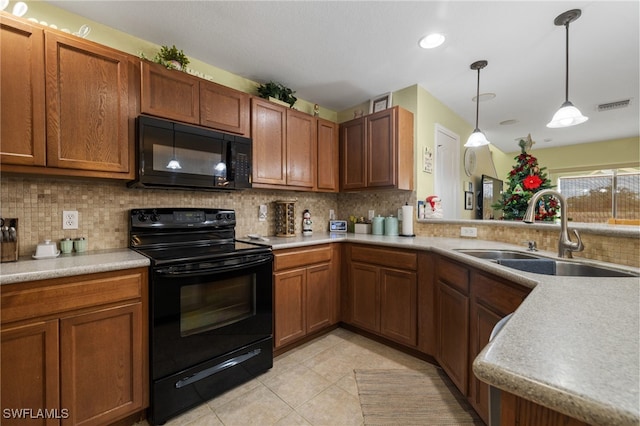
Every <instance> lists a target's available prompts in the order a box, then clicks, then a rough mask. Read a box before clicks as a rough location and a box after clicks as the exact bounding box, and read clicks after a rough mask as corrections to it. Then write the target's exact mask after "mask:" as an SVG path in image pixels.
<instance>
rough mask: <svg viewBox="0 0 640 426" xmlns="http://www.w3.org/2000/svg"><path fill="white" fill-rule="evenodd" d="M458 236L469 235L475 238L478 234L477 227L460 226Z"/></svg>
mask: <svg viewBox="0 0 640 426" xmlns="http://www.w3.org/2000/svg"><path fill="white" fill-rule="evenodd" d="M460 236H461V237H471V238H476V237H477V236H478V228H471V227H467V226H461V227H460Z"/></svg>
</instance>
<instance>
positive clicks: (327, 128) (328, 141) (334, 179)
mask: <svg viewBox="0 0 640 426" xmlns="http://www.w3.org/2000/svg"><path fill="white" fill-rule="evenodd" d="M338 158H339V153H338V125H337V124H336V123H334V122H332V121H328V120H323V119H321V118H318V119H317V150H316V160H317V162H316V190H317V191H321V192H338V187H339V184H338V179H339V173H338V170H339V163H338V161H339V160H338Z"/></svg>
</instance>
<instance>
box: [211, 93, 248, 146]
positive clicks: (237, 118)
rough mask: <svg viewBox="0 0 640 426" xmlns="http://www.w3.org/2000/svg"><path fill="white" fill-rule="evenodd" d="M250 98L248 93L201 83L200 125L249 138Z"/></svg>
mask: <svg viewBox="0 0 640 426" xmlns="http://www.w3.org/2000/svg"><path fill="white" fill-rule="evenodd" d="M249 98H250V96H249V95H248V94H247V93H244V92H240V91H238V90H234V89H231V88H229V87H225V86H222V85H220V84H216V83H212V82H208V81H200V124H201V125H203V126H207V127H212V128H214V129H219V130H222V131H225V132H231V133H237V134H239V135H242V136H247V137H248V136H249Z"/></svg>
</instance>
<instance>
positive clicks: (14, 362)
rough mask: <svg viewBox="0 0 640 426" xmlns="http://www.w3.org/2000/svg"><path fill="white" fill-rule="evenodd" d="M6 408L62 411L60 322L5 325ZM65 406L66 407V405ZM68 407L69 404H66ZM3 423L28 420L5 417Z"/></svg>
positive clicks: (1, 373) (0, 373)
mask: <svg viewBox="0 0 640 426" xmlns="http://www.w3.org/2000/svg"><path fill="white" fill-rule="evenodd" d="M0 335H1V336H2V362H1V368H0V376H1V377H0V383H1V386H2V410H3V413H4V410H5V409H7V410H8V409H29V408H30V409H32V410H33V413H36V412H37V411H38V410H39V409H48V410H60V391H59V389H60V387H59V384H60V382H59V379H60V375H59V370H58V365H59V358H58V356H59V350H58V321H57V320H51V321H44V322H36V323H32V324H28V325H23V326H17V327H3V328H2V332H1V333H0ZM62 407H65V406H64V405H63V406H62ZM65 408H67V407H65ZM58 413H59V414H61V415H62V412H61V411H58ZM58 423H59V420H57V419H44V418H42V419H38V420H37V421H36V420H33V421H31V422H29V423H28V424H30V425H32V424H40V425H56V424H58ZM2 424H3V425H20V424H25V420H24V419H18V418H3V419H2Z"/></svg>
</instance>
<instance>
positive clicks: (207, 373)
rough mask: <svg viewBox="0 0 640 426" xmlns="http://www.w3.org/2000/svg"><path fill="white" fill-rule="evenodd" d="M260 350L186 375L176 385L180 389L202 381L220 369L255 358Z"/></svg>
mask: <svg viewBox="0 0 640 426" xmlns="http://www.w3.org/2000/svg"><path fill="white" fill-rule="evenodd" d="M260 352H262V349H254V350H252V351H250V352H247V353H245V354H243V355H239V356H237V357H234V358H231V359H228V360H226V361H224V362H221V363H220V364H218V365H214V366H213V367H209V368H207V369H205V370H202V371H199V372H197V373H196V374H193V375H191V376H189V377H185V378H183V379H180V380H178V381H177V382H176V384H175V387H176V389H180V388H181V387H184V386H187V385H190V384H192V383H195V382H197V381H200V380H202V379H206V378H207V377H209V376H212V375H214V374H216V373H217V372H219V371H222V370H226V369H227V368H231V367H235V366H236V365H238V364H240V363H243V362H245V361H247V360H249V359H251V358H253V357H254V356H256V355H260Z"/></svg>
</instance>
